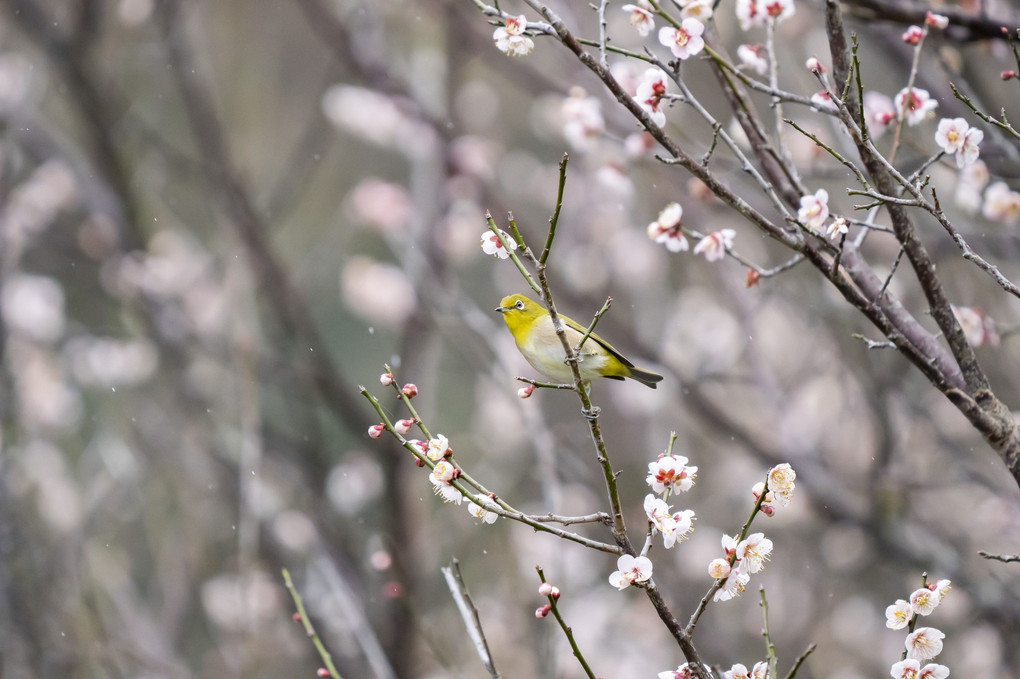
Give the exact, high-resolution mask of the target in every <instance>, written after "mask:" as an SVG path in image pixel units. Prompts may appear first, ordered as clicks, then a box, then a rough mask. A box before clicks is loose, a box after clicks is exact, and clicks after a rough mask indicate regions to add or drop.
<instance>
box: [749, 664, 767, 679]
mask: <svg viewBox="0 0 1020 679" xmlns="http://www.w3.org/2000/svg"><path fill="white" fill-rule="evenodd" d="M768 676H769V664H768V663H767V662H765V661H764V660H759V661H758V662H756V663H755V664H754V667H752V668H751V679H768Z"/></svg>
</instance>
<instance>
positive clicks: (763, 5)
mask: <svg viewBox="0 0 1020 679" xmlns="http://www.w3.org/2000/svg"><path fill="white" fill-rule="evenodd" d="M795 9H796V8H795V7H794V5H793V0H737V4H736V13H737V20H738V21H740V28H741V30H744V31H746V30H748V29H749V28H751V27H752V26H764V25H765V24H766V22H768V21H769V20H771V21H773V22H775V23H779V22H780V21H782V20H783V19H786V18H787V17H790V16H792V15H793V13H794V10H795Z"/></svg>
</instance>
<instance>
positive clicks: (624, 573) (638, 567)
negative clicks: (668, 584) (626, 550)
mask: <svg viewBox="0 0 1020 679" xmlns="http://www.w3.org/2000/svg"><path fill="white" fill-rule="evenodd" d="M616 568H617V570H615V571H613V573H612V575H610V576H609V584H611V585H612V586H613V587H615V588H616V589H619V590H623V589H626V588H627V587H630V586H631V585H633V584H634V583H642V582H648V580H649V579H650V578H651V577H652V560H651V559H649V558H648V557H647V556H632V555H630V554H624V555H623V556H621V557H620V558H619V559H617V560H616Z"/></svg>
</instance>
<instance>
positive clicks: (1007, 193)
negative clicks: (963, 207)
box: [981, 182, 1020, 226]
mask: <svg viewBox="0 0 1020 679" xmlns="http://www.w3.org/2000/svg"><path fill="white" fill-rule="evenodd" d="M981 214H982V215H984V217H985V219H991V220H992V221H995V222H1002V223H1004V224H1007V225H1010V226H1012V225H1013V224H1016V222H1017V219H1020V193H1018V192H1016V191H1011V190H1010V188H1009V186H1007V185H1006V182H995V183H994V184H992V185H991V186H989V187H988V189H987V190H986V191H985V202H984V204H983V205H982V206H981Z"/></svg>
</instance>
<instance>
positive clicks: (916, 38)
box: [903, 26, 924, 45]
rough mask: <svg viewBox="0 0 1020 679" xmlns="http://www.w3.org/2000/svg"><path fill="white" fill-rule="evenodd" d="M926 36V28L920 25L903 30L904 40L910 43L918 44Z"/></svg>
mask: <svg viewBox="0 0 1020 679" xmlns="http://www.w3.org/2000/svg"><path fill="white" fill-rule="evenodd" d="M923 37H924V29H923V28H921V27H920V26H911V27H910V28H908V29H907V30H905V31H904V32H903V42H905V43H907V44H908V45H916V44H918V43H919V42H921V38H923Z"/></svg>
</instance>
